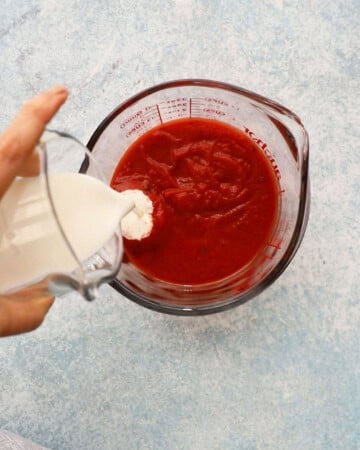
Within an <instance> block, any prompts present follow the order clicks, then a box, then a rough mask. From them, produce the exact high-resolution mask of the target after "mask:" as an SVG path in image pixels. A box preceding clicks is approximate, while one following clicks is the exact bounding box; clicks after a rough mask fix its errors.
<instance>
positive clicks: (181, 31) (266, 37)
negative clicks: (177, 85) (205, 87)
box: [0, 0, 360, 450]
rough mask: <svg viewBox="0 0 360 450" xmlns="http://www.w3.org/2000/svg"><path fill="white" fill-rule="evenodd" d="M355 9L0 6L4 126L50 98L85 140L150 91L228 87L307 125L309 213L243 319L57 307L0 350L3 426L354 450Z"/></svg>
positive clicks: (190, 4) (120, 437) (108, 300)
mask: <svg viewBox="0 0 360 450" xmlns="http://www.w3.org/2000/svg"><path fill="white" fill-rule="evenodd" d="M300 4H302V6H299V5H300ZM150 5H151V6H150ZM294 5H298V6H294ZM359 5H360V4H359V2H358V0H353V1H351V0H348V1H346V0H337V1H330V0H329V1H316V0H304V1H303V2H291V1H282V0H276V1H275V0H273V1H270V0H268V1H263V0H261V1H260V0H259V1H250V0H249V1H239V0H223V1H221V0H217V1H216V0H213V1H208V0H174V1H170V0H169V1H165V0H163V1H161V0H153V1H151V2H149V1H147V0H138V1H136V2H134V1H130V0H123V1H121V2H120V1H110V0H102V1H91V0H77V1H76V0H63V1H61V2H58V1H56V0H38V1H36V0H33V1H30V0H29V1H25V0H24V1H19V0H2V1H1V13H0V86H1V90H2V93H1V110H0V127H4V126H5V125H6V123H7V122H8V121H9V120H10V118H11V117H12V115H13V114H14V113H15V111H16V110H17V109H18V107H19V105H20V104H21V102H22V101H23V100H24V99H26V98H28V97H30V96H32V95H33V94H35V93H36V92H37V91H39V90H40V89H42V88H44V87H47V86H49V85H51V84H53V83H55V82H61V83H65V84H66V85H67V86H68V87H69V89H70V90H71V93H72V95H71V98H70V99H69V101H68V103H67V105H66V106H65V107H64V108H63V110H62V111H61V113H60V114H59V116H58V117H57V119H56V120H55V123H54V125H55V126H58V127H59V128H63V129H66V130H68V131H71V132H72V133H73V134H75V135H77V136H78V137H79V138H80V139H83V141H84V142H86V141H87V140H88V138H89V137H90V135H91V132H92V131H93V130H94V128H95V127H96V125H97V124H98V123H99V122H100V120H101V119H102V118H103V117H104V116H105V115H106V114H107V113H108V112H109V111H110V110H112V108H113V107H114V106H116V105H117V104H118V103H120V102H121V101H123V100H124V99H126V98H127V97H129V96H130V95H132V94H134V93H136V92H138V91H140V90H141V89H143V88H145V87H149V86H151V85H153V84H156V83H159V82H162V81H166V80H169V79H175V78H183V77H204V78H212V79H218V80H222V81H227V82H231V83H234V84H237V85H240V86H243V87H246V88H248V89H251V90H254V91H256V92H258V93H261V94H263V95H265V96H267V97H270V98H273V99H274V100H277V101H279V102H280V103H282V104H284V105H286V106H288V107H289V108H290V109H293V110H294V111H295V112H297V113H298V114H299V116H300V117H301V118H302V119H303V121H304V123H305V126H306V127H307V129H308V131H309V134H310V139H311V178H312V211H311V218H310V223H309V227H308V230H307V233H306V237H305V240H304V242H303V245H302V247H301V249H300V251H299V252H298V254H297V256H296V258H295V260H294V261H293V263H292V264H291V266H290V267H289V268H288V269H287V271H286V272H285V274H284V275H283V276H282V277H281V278H280V279H279V280H278V281H277V282H276V283H275V284H274V285H273V286H272V287H271V288H270V289H269V290H267V291H266V292H265V293H264V294H262V295H261V296H259V297H258V298H256V299H255V300H253V301H251V302H250V303H248V304H246V305H244V306H242V307H240V308H238V309H235V310H232V311H229V312H226V313H223V314H219V315H215V316H209V317H204V318H176V317H168V316H165V315H160V314H156V313H154V312H150V311H147V310H145V309H143V308H141V307H139V306H137V305H135V304H132V303H130V302H129V301H127V300H125V299H124V298H121V297H120V296H119V295H118V294H117V293H115V292H114V291H113V290H112V289H111V288H110V287H105V288H104V289H103V292H102V298H101V299H100V300H98V301H96V302H95V303H93V304H87V303H85V302H84V301H81V300H80V299H79V298H78V297H76V296H75V295H74V296H68V297H65V298H62V299H60V300H58V301H57V302H56V304H55V306H54V307H53V308H52V310H51V312H50V313H49V315H48V317H47V319H46V322H45V323H44V325H43V326H42V327H41V328H40V329H39V330H38V331H36V332H34V333H32V334H29V335H25V336H20V337H16V338H10V339H3V340H1V342H0V402H1V406H0V428H1V427H2V428H5V429H7V430H9V431H12V432H15V433H18V434H21V435H23V436H24V437H26V438H29V439H32V440H34V441H37V442H38V443H40V444H42V445H44V446H48V447H50V448H52V449H54V450H55V449H59V450H60V449H89V450H92V449H102V450H108V449H125V450H126V449H154V450H155V449H156V450H159V449H194V450H203V449H204V450H205V449H206V450H211V449H226V450H227V449H229V450H230V449H244V450H248V449H249V450H250V449H294V450H302V449H304V450H308V449H314V450H315V449H324V450H331V449H341V450H347V449H355V448H358V447H357V445H359V434H357V426H358V423H357V422H359V403H360V400H359V390H360V386H359V338H358V329H359V322H360V320H359V291H360V286H359V268H358V264H359V248H358V247H359V239H360V235H359V228H360V226H359V225H360V224H359V221H360V218H359V211H360V202H359V199H360V184H359V179H360V173H359V172H360V158H359V155H360V153H359V139H360V136H359V132H358V129H357V130H356V126H357V125H358V115H359V109H358V103H359V88H360V83H359V59H357V58H358V54H359V40H358V39H359V38H358V35H359V33H358V23H359V19H360V13H359V12H360V11H359V9H360V6H359Z"/></svg>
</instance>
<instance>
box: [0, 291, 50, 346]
mask: <svg viewBox="0 0 360 450" xmlns="http://www.w3.org/2000/svg"><path fill="white" fill-rule="evenodd" d="M53 303H54V297H43V298H39V299H35V300H28V301H26V302H18V301H13V300H8V299H6V298H4V297H0V336H2V337H4V336H10V335H14V334H20V333H26V332H28V331H32V330H35V328H37V327H38V326H39V325H41V323H42V321H43V320H44V318H45V316H46V314H47V312H48V311H49V309H50V307H51V305H52V304H53Z"/></svg>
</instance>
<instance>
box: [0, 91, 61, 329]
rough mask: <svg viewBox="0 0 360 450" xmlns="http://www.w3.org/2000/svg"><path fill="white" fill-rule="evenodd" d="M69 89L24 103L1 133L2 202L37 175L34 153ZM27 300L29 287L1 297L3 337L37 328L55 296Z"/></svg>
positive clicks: (0, 171) (0, 178)
mask: <svg viewBox="0 0 360 450" xmlns="http://www.w3.org/2000/svg"><path fill="white" fill-rule="evenodd" d="M67 96H68V93H67V90H66V89H65V88H64V87H62V86H55V87H53V88H52V89H49V90H48V91H45V92H43V93H41V94H39V95H37V96H36V97H34V98H33V99H32V100H30V101H28V102H27V103H25V105H24V106H23V107H22V109H21V110H20V112H19V114H18V115H17V116H16V118H15V119H14V121H13V122H12V123H11V124H10V126H9V127H8V128H7V129H6V130H5V131H4V132H3V133H2V134H0V201H1V198H2V196H3V195H4V194H5V192H6V190H7V189H8V188H9V186H10V185H11V183H12V181H13V180H14V178H15V177H16V176H35V175H37V174H38V173H39V160H38V155H37V153H35V152H34V149H35V146H36V144H37V143H38V141H39V139H40V136H41V134H42V133H43V131H44V129H45V126H46V124H47V123H48V122H50V120H51V119H52V118H53V117H54V115H55V114H56V113H57V111H58V110H59V109H60V107H61V105H62V104H63V103H64V102H65V100H66V99H67ZM37 289H38V292H39V295H38V296H37V297H35V298H34V296H33V293H34V292H33V291H31V294H32V295H31V299H27V298H26V297H27V295H28V294H29V290H28V289H25V290H23V291H21V292H17V293H16V295H7V296H0V336H9V335H13V334H19V333H25V332H27V331H32V330H34V329H35V328H37V327H38V326H39V325H40V324H41V323H42V321H43V320H44V317H45V315H46V313H47V312H48V310H49V309H50V307H51V305H52V304H53V302H54V298H53V297H49V296H46V295H45V294H43V290H42V289H41V286H40V288H39V287H37Z"/></svg>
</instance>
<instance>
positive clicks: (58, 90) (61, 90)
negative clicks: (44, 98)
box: [48, 86, 68, 95]
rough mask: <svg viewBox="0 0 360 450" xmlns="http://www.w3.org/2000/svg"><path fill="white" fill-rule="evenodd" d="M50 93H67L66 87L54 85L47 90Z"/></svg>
mask: <svg viewBox="0 0 360 450" xmlns="http://www.w3.org/2000/svg"><path fill="white" fill-rule="evenodd" d="M48 93H49V94H51V95H59V94H67V93H68V92H67V89H66V88H65V87H64V86H54V87H52V88H51V89H49V90H48Z"/></svg>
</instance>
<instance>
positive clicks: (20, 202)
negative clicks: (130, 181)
mask: <svg viewBox="0 0 360 450" xmlns="http://www.w3.org/2000/svg"><path fill="white" fill-rule="evenodd" d="M49 183H50V189H51V194H52V198H53V202H54V205H55V209H56V213H57V216H58V219H59V221H60V223H61V226H62V228H63V231H64V232H65V235H66V237H67V239H68V241H69V242H70V244H71V246H72V248H73V250H74V251H75V253H76V255H77V257H78V259H79V260H80V261H84V260H86V259H88V258H89V257H91V256H92V255H94V254H95V253H96V252H97V251H99V250H100V249H101V248H102V247H103V245H104V244H105V243H106V242H107V241H108V240H109V239H110V238H111V236H112V235H113V234H114V232H115V231H116V230H117V229H118V227H119V224H120V221H121V219H122V218H123V217H124V216H125V215H126V214H127V213H129V211H131V210H132V221H133V222H134V228H136V232H135V234H136V236H134V238H136V239H138V238H139V236H138V234H139V232H138V230H139V224H137V223H136V221H137V220H138V221H140V222H144V221H145V222H146V227H145V228H144V223H141V227H140V228H141V230H142V234H141V236H140V237H146V236H147V235H149V234H150V232H151V228H152V218H151V213H152V203H151V201H150V200H149V199H148V198H147V197H146V196H145V195H144V194H143V193H142V192H141V191H133V192H134V195H133V194H131V192H130V191H129V192H130V193H129V192H128V193H127V194H126V195H125V194H122V193H118V192H116V191H114V190H112V189H111V188H109V187H108V186H106V185H105V184H103V183H102V182H101V181H99V180H97V179H95V178H93V177H90V176H88V175H83V174H76V173H61V174H52V175H51V176H50V177H49ZM139 192H140V197H139ZM136 196H137V198H138V199H137V200H135V197H136ZM139 198H141V199H142V203H141V201H140V203H141V204H146V205H147V210H146V211H141V210H140V209H139V208H135V209H134V206H135V204H136V206H138V205H139ZM144 198H145V199H146V200H145V203H144ZM149 202H150V206H149ZM140 207H141V205H140ZM134 211H135V212H136V214H135V215H134ZM149 216H150V218H149ZM129 233H130V236H127V237H130V238H131V229H130V231H129ZM77 267H78V264H77V262H76V260H75V258H74V257H73V256H72V254H71V252H70V250H69V248H68V246H67V245H66V243H65V240H64V239H63V236H62V234H61V231H60V229H59V226H58V224H57V222H56V220H55V217H54V215H53V212H52V209H51V205H50V201H49V199H48V196H47V194H46V189H45V179H44V178H43V177H34V178H22V179H17V180H16V181H15V182H14V183H13V184H12V186H11V187H10V189H9V190H8V191H7V192H6V194H5V195H4V197H3V199H2V200H1V201H0V292H6V291H8V290H11V289H14V288H15V287H18V286H22V285H24V284H27V283H29V282H31V281H33V280H34V281H36V280H40V279H42V278H43V277H44V276H46V275H48V274H51V273H57V272H60V273H66V272H71V271H73V270H74V269H76V268H77Z"/></svg>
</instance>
